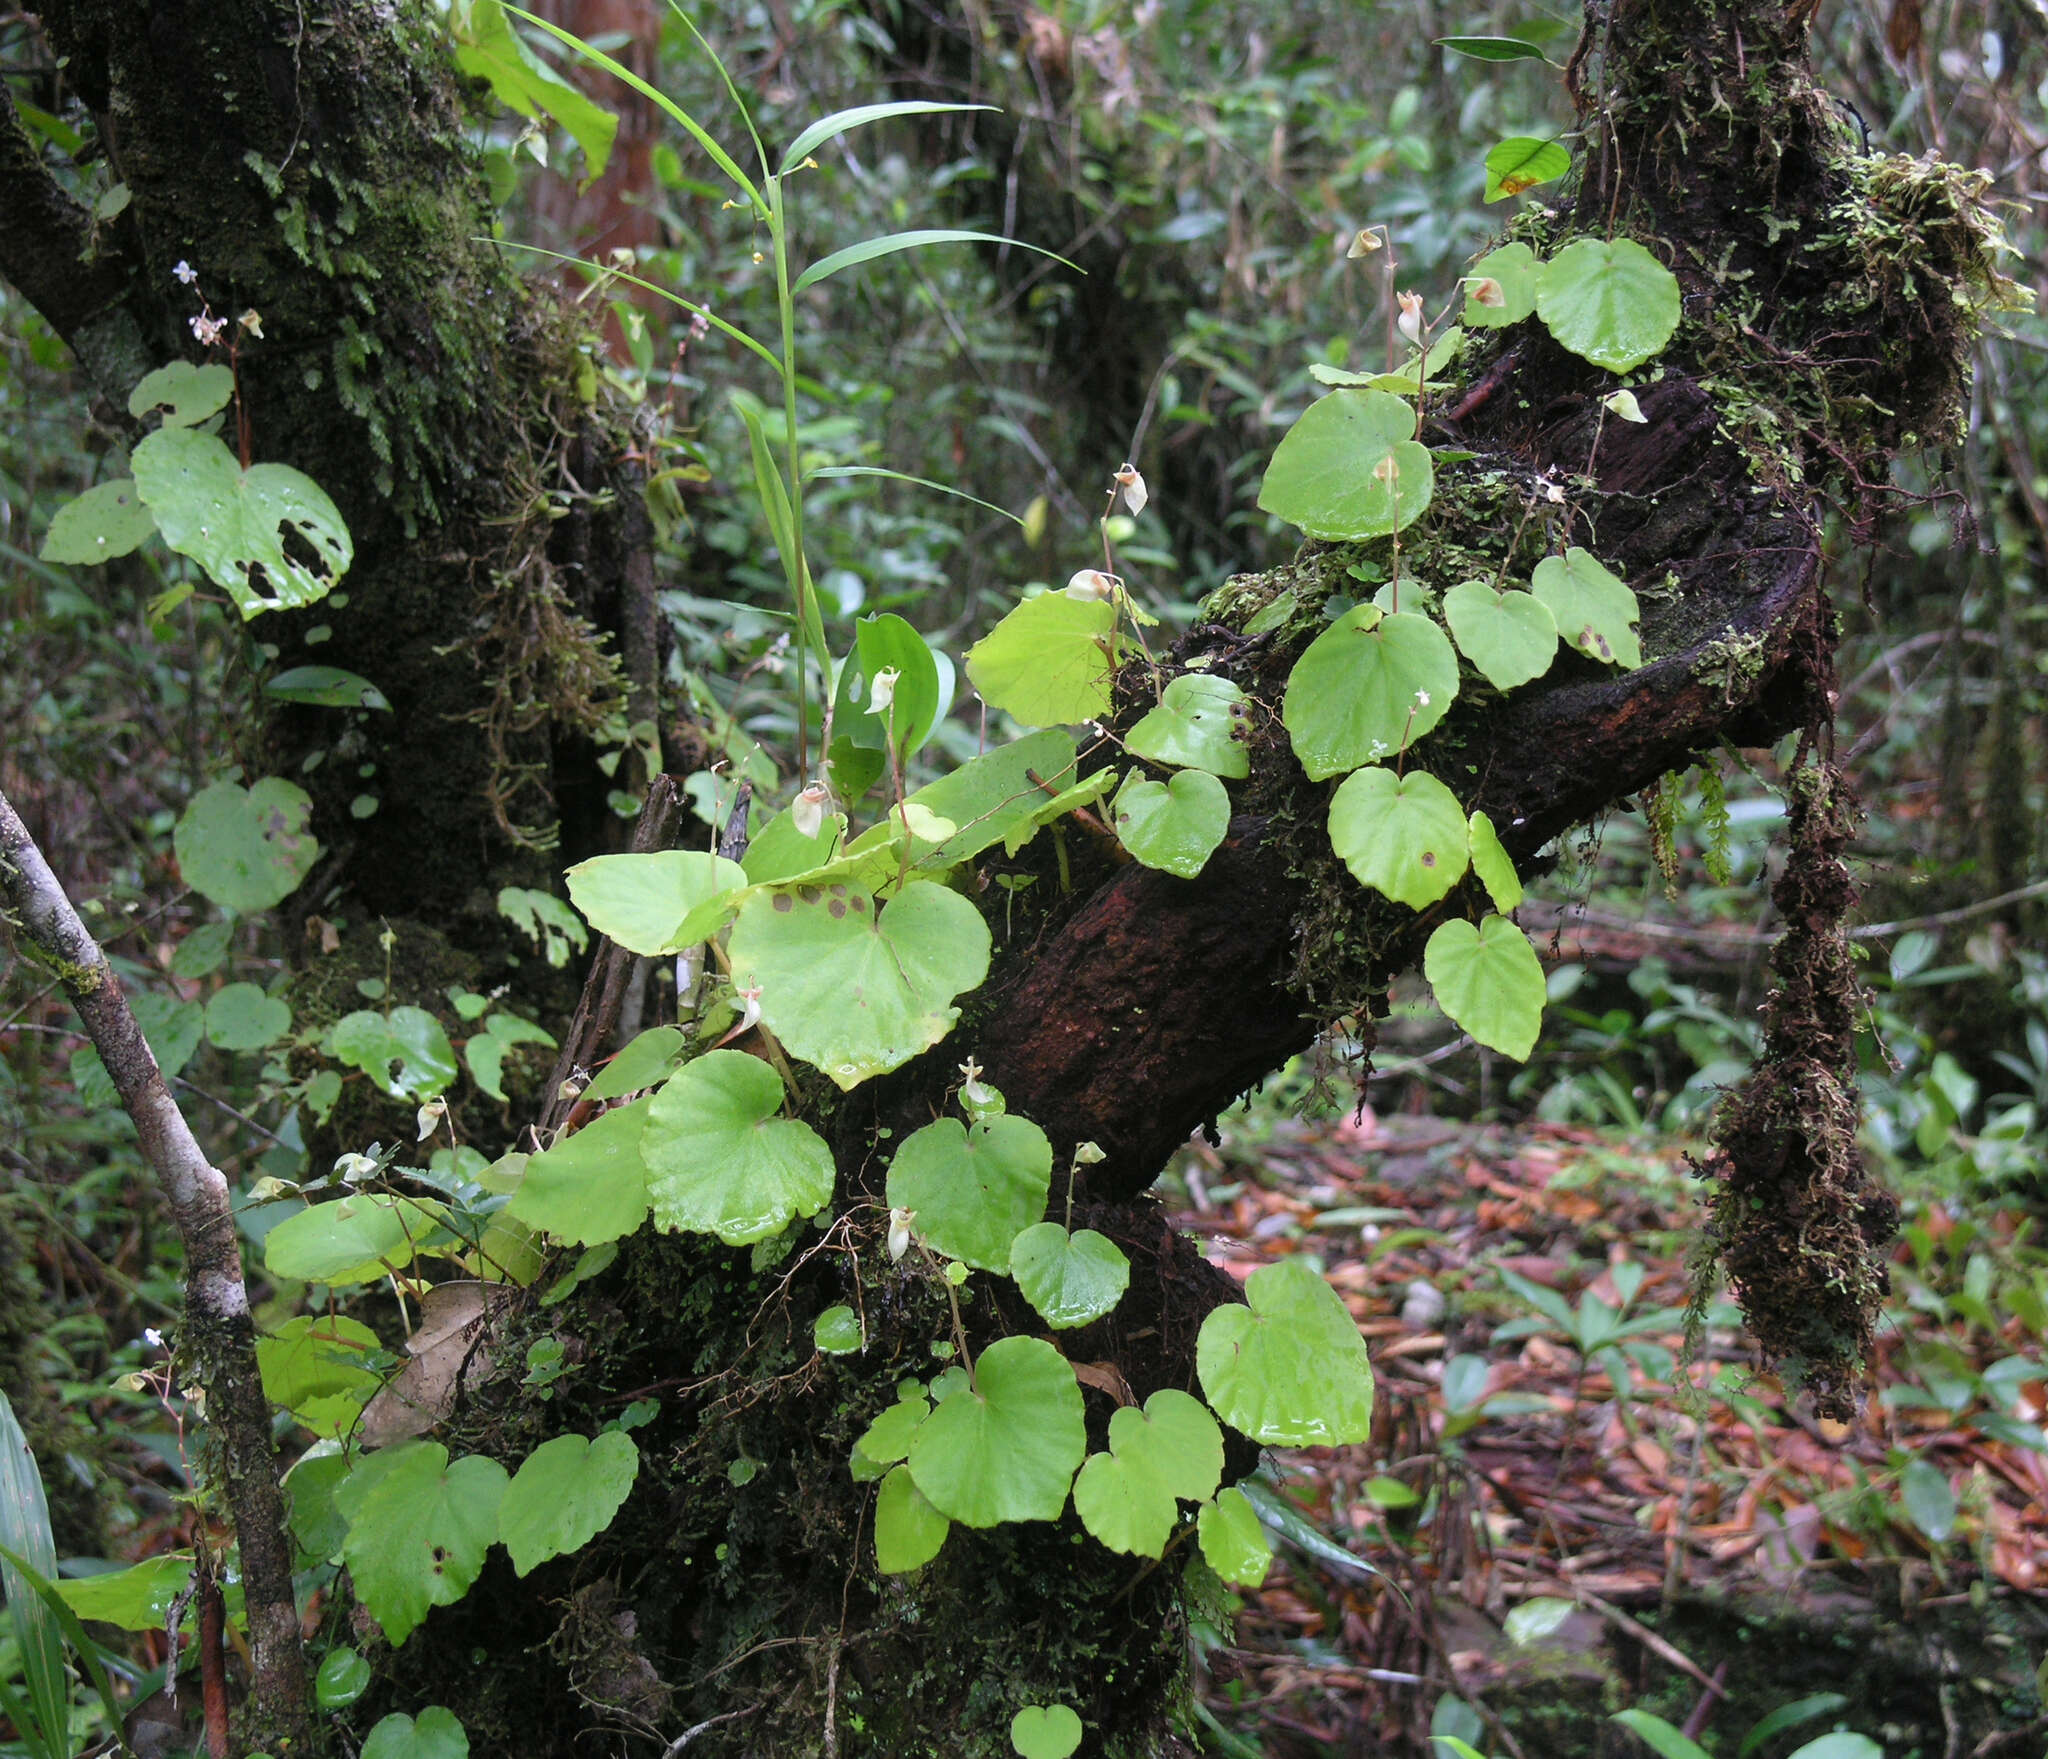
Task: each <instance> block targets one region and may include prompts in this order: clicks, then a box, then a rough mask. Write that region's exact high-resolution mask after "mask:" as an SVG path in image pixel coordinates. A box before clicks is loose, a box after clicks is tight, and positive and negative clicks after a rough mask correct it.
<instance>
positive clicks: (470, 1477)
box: [337, 1441, 507, 1646]
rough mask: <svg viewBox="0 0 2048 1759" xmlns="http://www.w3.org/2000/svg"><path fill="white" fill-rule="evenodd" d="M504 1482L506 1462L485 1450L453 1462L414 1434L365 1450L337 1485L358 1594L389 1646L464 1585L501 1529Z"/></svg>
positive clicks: (345, 1553)
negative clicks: (412, 1439)
mask: <svg viewBox="0 0 2048 1759" xmlns="http://www.w3.org/2000/svg"><path fill="white" fill-rule="evenodd" d="M359 1481H360V1482H359ZM506 1483H507V1479H506V1476H505V1468H504V1467H503V1466H501V1465H499V1464H498V1462H497V1461H496V1460H493V1459H490V1458H489V1457H487V1456H486V1455H483V1454H470V1455H468V1456H467V1457H465V1458H463V1459H460V1460H456V1461H453V1462H452V1463H451V1462H450V1460H449V1458H448V1450H447V1449H446V1448H444V1447H443V1446H442V1445H441V1444H440V1443H439V1442H436V1441H415V1442H404V1443H401V1444H400V1445H398V1446H397V1447H394V1448H387V1449H385V1450H383V1451H382V1452H380V1453H377V1454H373V1455H371V1456H370V1457H369V1459H368V1460H366V1461H365V1462H364V1464H363V1465H362V1466H359V1467H357V1469H356V1470H355V1472H353V1473H352V1474H351V1475H350V1477H349V1480H348V1482H347V1483H346V1484H344V1485H343V1486H342V1488H341V1490H340V1492H339V1494H338V1496H337V1502H338V1505H339V1506H340V1508H341V1511H342V1513H343V1514H345V1515H346V1516H347V1517H348V1538H347V1539H346V1540H345V1541H344V1542H343V1544H342V1548H341V1550H342V1557H343V1558H344V1560H345V1561H346V1562H347V1564H348V1567H349V1574H350V1575H351V1577H352V1578H353V1579H354V1581H355V1589H356V1595H357V1598H358V1599H360V1600H361V1601H362V1603H363V1604H364V1605H365V1606H367V1607H368V1608H369V1609H370V1612H371V1615H372V1616H373V1617H374V1618H375V1619H376V1621H377V1623H378V1624H380V1625H381V1626H383V1628H384V1635H385V1636H386V1637H388V1638H390V1640H391V1642H392V1644H393V1645H394V1646H395V1645H397V1644H400V1643H403V1642H404V1641H405V1640H406V1638H407V1637H409V1636H411V1635H412V1633H413V1631H414V1629H415V1628H416V1627H417V1626H418V1624H419V1623H420V1621H421V1620H422V1619H424V1618H425V1617H426V1616H427V1613H428V1611H429V1610H430V1609H431V1608H433V1607H436V1606H452V1605H454V1603H455V1602H456V1601H458V1600H460V1599H461V1598H462V1597H463V1595H465V1594H467V1593H468V1592H469V1588H470V1584H471V1583H472V1582H474V1581H475V1580H476V1576H477V1572H478V1571H479V1570H480V1569H482V1568H483V1562H484V1553H485V1552H487V1551H489V1550H490V1548H491V1543H492V1541H493V1540H495V1539H496V1538H497V1537H498V1505H499V1503H500V1502H501V1501H502V1500H503V1498H504V1495H505V1485H506Z"/></svg>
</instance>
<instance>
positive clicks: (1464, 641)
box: [1444, 580, 1557, 691]
mask: <svg viewBox="0 0 2048 1759" xmlns="http://www.w3.org/2000/svg"><path fill="white" fill-rule="evenodd" d="M1444 621H1445V622H1446V623H1448V624H1449V625H1450V626H1451V634H1452V635H1453V636H1455V637H1456V638H1457V642H1458V651H1459V652H1460V653H1462V654H1463V655H1464V656H1465V657H1466V658H1467V659H1468V660H1470V661H1471V662H1472V664H1473V665H1474V666H1476V667H1478V669H1479V673H1480V675H1481V676H1482V677H1483V678H1485V680H1486V681H1487V683H1489V684H1491V685H1492V686H1493V687H1494V689H1496V690H1500V691H1509V690H1513V689H1515V688H1516V687H1517V686H1518V685H1522V684H1527V683H1528V682H1529V681H1530V680H1531V679H1533V678H1540V677H1542V676H1543V674H1544V673H1545V672H1547V671H1549V670H1550V663H1551V661H1552V660H1554V659H1556V658H1557V620H1556V618H1554V617H1552V616H1551V614H1550V608H1549V607H1548V606H1547V605H1545V604H1544V603H1543V601H1542V600H1541V599H1539V598H1537V597H1536V596H1535V595H1534V594H1533V593H1526V592H1495V591H1494V589H1493V583H1492V582H1491V581H1486V580H1467V581H1465V582H1463V583H1462V584H1460V585H1458V586H1454V587H1452V588H1451V590H1450V591H1449V592H1447V593H1445V594H1444Z"/></svg>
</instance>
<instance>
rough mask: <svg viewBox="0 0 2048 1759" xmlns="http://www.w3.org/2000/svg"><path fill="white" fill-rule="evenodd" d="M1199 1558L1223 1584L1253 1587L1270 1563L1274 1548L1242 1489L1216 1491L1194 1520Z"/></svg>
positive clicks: (1255, 1510) (1258, 1582)
mask: <svg viewBox="0 0 2048 1759" xmlns="http://www.w3.org/2000/svg"><path fill="white" fill-rule="evenodd" d="M1195 1537H1196V1538H1197V1539H1198V1540H1200V1541H1201V1546H1202V1557H1203V1559H1204V1560H1205V1561H1206V1562H1207V1563H1208V1565H1209V1568H1210V1569H1212V1570H1214V1571H1215V1572H1216V1573H1217V1575H1219V1576H1221V1577H1222V1578H1223V1580H1224V1581H1226V1582H1235V1583H1238V1584H1239V1585H1240V1586H1242V1587H1246V1588H1256V1587H1257V1586H1258V1585H1259V1584H1260V1583H1261V1582H1263V1581H1264V1580H1265V1579H1266V1571H1267V1570H1268V1569H1270V1568H1271V1567H1272V1564H1273V1547H1272V1545H1271V1544H1270V1543H1269V1542H1268V1540H1267V1538H1266V1530H1265V1528H1264V1527H1262V1526H1261V1525H1260V1524H1259V1511H1258V1510H1257V1509H1255V1508H1253V1507H1252V1503H1251V1498H1250V1497H1248V1496H1246V1495H1245V1493H1244V1492H1243V1491H1241V1490H1234V1489H1233V1490H1219V1491H1218V1492H1217V1493H1216V1498H1215V1500H1214V1501H1213V1502H1209V1503H1205V1504H1204V1505H1203V1506H1202V1509H1201V1512H1200V1513H1199V1514H1198V1515H1197V1516H1196V1517H1195Z"/></svg>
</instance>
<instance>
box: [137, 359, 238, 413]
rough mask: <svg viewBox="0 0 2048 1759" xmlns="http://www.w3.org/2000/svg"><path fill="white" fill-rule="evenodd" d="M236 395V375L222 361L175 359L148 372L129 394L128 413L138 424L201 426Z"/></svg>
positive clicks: (225, 406)
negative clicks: (157, 420)
mask: <svg viewBox="0 0 2048 1759" xmlns="http://www.w3.org/2000/svg"><path fill="white" fill-rule="evenodd" d="M234 395H235V375H234V373H233V371H232V370H231V369H230V368H228V367H224V366H222V365H221V364H220V363H219V362H218V361H208V362H207V363H206V364H205V365H204V366H200V365H196V364H195V363H194V362H192V361H189V360H174V361H172V362H170V364H169V365H167V366H160V367H158V368H157V369H156V371H155V372H151V373H144V374H143V375H142V377H141V379H139V380H138V381H137V382H136V386H135V389H134V390H132V391H130V392H129V393H128V413H129V414H130V415H132V416H134V417H135V419H136V420H137V421H147V420H148V419H149V418H150V417H151V416H152V415H155V416H160V417H162V422H163V425H164V426H165V427H167V428H189V427H197V426H198V425H199V423H201V422H202V421H204V420H205V419H206V418H207V417H208V416H209V415H216V414H218V413H219V412H220V411H221V410H223V409H225V408H227V406H228V404H229V402H230V401H232V399H233V398H234Z"/></svg>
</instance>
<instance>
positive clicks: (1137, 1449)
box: [1074, 1387, 1223, 1557]
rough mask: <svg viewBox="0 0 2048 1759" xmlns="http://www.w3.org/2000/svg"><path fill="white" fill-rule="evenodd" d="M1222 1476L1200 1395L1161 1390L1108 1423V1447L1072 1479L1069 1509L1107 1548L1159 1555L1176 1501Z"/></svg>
mask: <svg viewBox="0 0 2048 1759" xmlns="http://www.w3.org/2000/svg"><path fill="white" fill-rule="evenodd" d="M1222 1476H1223V1432H1222V1430H1220V1429H1218V1428H1217V1427H1216V1419H1215V1418H1214V1417H1212V1416H1210V1415H1209V1413H1208V1410H1207V1409H1206V1408H1205V1407H1204V1406H1203V1404H1202V1401H1201V1400H1200V1399H1196V1398H1191V1397H1190V1396H1189V1395H1188V1394H1186V1393H1184V1392H1181V1391H1179V1390H1178V1389H1177V1388H1173V1387H1163V1388H1161V1389H1160V1390H1159V1391H1158V1392H1156V1393H1154V1394H1153V1395H1152V1396H1151V1397H1150V1398H1149V1399H1147V1400H1146V1401H1145V1408H1144V1410H1143V1411H1139V1410H1138V1409H1136V1408H1135V1407H1134V1406H1129V1405H1126V1406H1125V1407H1124V1408H1123V1409H1121V1410H1119V1411H1117V1412H1115V1413H1114V1414H1113V1415H1112V1416H1111V1417H1110V1420H1109V1451H1108V1452H1107V1453H1101V1454H1095V1455H1093V1456H1091V1457H1090V1459H1089V1460H1088V1463H1087V1464H1086V1465H1084V1466H1083V1467H1082V1468H1081V1476H1080V1477H1079V1478H1077V1479H1075V1480H1074V1512H1075V1513H1076V1514H1078V1515H1079V1516H1080V1517H1081V1524H1082V1525H1083V1526H1084V1527H1086V1528H1087V1529H1088V1531H1089V1532H1090V1533H1092V1534H1094V1535H1095V1537H1096V1538H1097V1539H1099V1540H1101V1541H1102V1543H1103V1544H1104V1545H1106V1546H1108V1547H1109V1549H1110V1550H1111V1551H1121V1552H1128V1553H1131V1554H1133V1555H1135V1556H1138V1557H1159V1556H1160V1555H1162V1554H1163V1553H1164V1552H1165V1550H1166V1541H1167V1538H1168V1536H1169V1535H1170V1534H1171V1533H1172V1532H1173V1524H1174V1522H1175V1520H1176V1519H1177V1518H1178V1516H1179V1514H1180V1503H1182V1502H1203V1501H1206V1500H1207V1499H1208V1498H1209V1497H1211V1496H1213V1495H1215V1493H1216V1483H1217V1480H1218V1479H1220V1478H1221V1477H1222Z"/></svg>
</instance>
